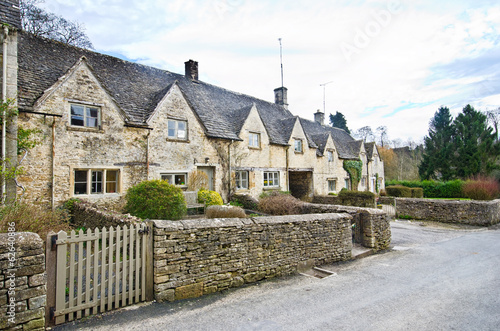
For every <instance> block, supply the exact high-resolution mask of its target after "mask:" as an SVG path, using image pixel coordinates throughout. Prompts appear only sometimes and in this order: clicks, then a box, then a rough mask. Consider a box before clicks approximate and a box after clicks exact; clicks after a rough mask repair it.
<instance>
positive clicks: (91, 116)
mask: <svg viewBox="0 0 500 331" xmlns="http://www.w3.org/2000/svg"><path fill="white" fill-rule="evenodd" d="M15 2H16V1H15V0H11V1H8V2H7V4H6V6H7V7H8V5H12V4H14V3H15ZM10 10H11V7H8V8H7V9H6V8H0V13H1V12H2V11H3V12H9V11H10ZM8 18H9V17H7V16H6V15H4V16H2V19H8ZM18 27H19V25H16V23H14V24H11V25H10V28H9V31H8V38H5V36H4V38H3V42H4V45H6V48H7V49H8V51H7V52H8V53H7V54H10V55H9V57H8V63H9V66H10V68H9V69H8V70H9V71H8V75H7V77H5V75H4V76H3V77H4V79H3V80H2V83H3V84H4V85H7V86H10V87H11V88H10V90H9V92H8V93H7V94H6V95H7V96H9V97H10V98H15V100H16V102H17V106H18V109H19V115H18V117H17V123H18V125H19V127H22V128H23V129H36V130H37V132H36V133H35V135H36V137H37V139H38V140H39V141H40V144H39V145H37V146H36V147H34V148H33V149H31V150H30V151H29V152H28V154H27V155H26V157H25V158H24V160H23V163H22V167H23V169H24V174H23V175H21V176H20V177H19V178H18V182H19V183H20V184H21V185H22V186H23V187H24V188H25V189H26V192H25V194H24V199H27V200H29V201H40V202H43V203H48V204H52V205H53V206H57V205H59V204H61V203H62V202H64V201H65V200H67V199H69V198H72V197H79V198H84V199H87V200H90V201H107V202H113V201H116V200H118V199H119V198H120V197H122V196H123V195H124V194H125V193H126V191H127V189H128V188H129V187H131V186H132V185H134V184H137V183H139V182H141V181H144V180H148V179H164V180H168V181H169V182H171V183H173V184H175V185H178V186H180V187H181V188H183V189H188V181H189V177H190V175H191V174H193V171H195V170H200V171H203V172H205V173H206V174H207V176H208V178H209V186H210V189H212V190H215V191H217V192H219V193H221V195H222V196H223V197H224V199H225V200H227V199H228V198H229V196H230V194H232V193H235V192H236V193H244V194H250V195H252V196H258V195H259V194H261V193H262V192H263V191H266V190H289V191H291V192H292V194H293V195H295V196H297V197H300V198H310V197H312V196H313V195H325V194H328V193H331V192H334V193H336V192H338V191H340V189H342V188H344V187H349V185H350V181H349V175H348V174H347V172H346V171H345V170H344V169H343V161H344V160H361V161H362V162H363V170H362V173H363V175H362V178H361V180H360V183H359V186H358V188H357V189H358V190H368V191H373V192H374V191H376V190H377V189H381V188H383V185H384V181H383V178H384V169H383V162H382V160H381V159H380V157H379V154H378V151H377V147H376V146H375V144H369V143H368V144H366V143H363V142H362V141H356V140H354V139H353V138H352V137H351V136H350V135H349V134H347V133H346V132H345V131H343V130H341V129H338V128H332V127H330V126H327V125H325V124H324V114H323V113H321V112H319V111H318V112H317V113H315V114H314V117H315V121H310V120H306V119H303V118H300V117H297V116H294V115H293V114H292V112H291V111H290V110H289V109H288V104H287V90H286V88H284V87H283V88H277V89H276V90H275V91H274V92H275V102H274V103H273V102H268V101H265V100H260V99H257V98H254V97H252V96H249V95H244V94H240V93H237V92H233V91H229V90H226V89H223V88H220V87H217V86H214V85H211V84H209V83H206V82H203V81H200V80H199V79H198V76H199V68H198V63H197V62H195V61H192V60H189V61H187V62H186V63H185V73H184V74H183V75H182V74H176V73H172V72H169V71H166V70H162V69H157V68H153V67H148V66H144V65H141V64H137V63H133V62H127V61H123V60H121V59H118V58H115V57H111V56H108V55H104V54H99V53H96V52H92V51H89V50H85V49H80V48H77V47H73V46H69V45H66V44H62V43H60V42H57V41H53V40H48V39H44V38H39V37H35V36H33V35H31V34H29V33H27V32H24V31H21V30H20V29H18ZM4 49H5V47H4ZM9 52H10V53H9ZM2 54H3V53H2ZM2 59H5V57H2ZM3 61H4V60H3ZM12 87H16V88H15V90H14V89H13V88H12ZM13 90H14V91H13ZM16 91H17V92H16Z"/></svg>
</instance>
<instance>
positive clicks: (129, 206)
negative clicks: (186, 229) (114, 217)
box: [125, 180, 186, 220]
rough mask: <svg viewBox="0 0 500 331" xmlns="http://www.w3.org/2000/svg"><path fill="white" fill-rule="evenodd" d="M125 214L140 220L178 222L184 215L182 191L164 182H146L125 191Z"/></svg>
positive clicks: (184, 202) (184, 204) (184, 205)
mask: <svg viewBox="0 0 500 331" xmlns="http://www.w3.org/2000/svg"><path fill="white" fill-rule="evenodd" d="M125 199H126V201H127V203H126V205H125V212H127V213H130V214H131V215H134V216H136V217H139V218H142V219H146V218H149V219H163V220H178V219H180V218H182V217H183V216H184V215H186V201H185V199H184V194H182V190H181V189H180V188H179V187H177V186H175V185H171V184H169V183H168V182H167V181H165V180H148V181H144V182H142V183H139V184H137V185H135V186H133V187H131V188H129V190H128V191H127V195H126V197H125Z"/></svg>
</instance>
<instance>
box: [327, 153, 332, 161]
mask: <svg viewBox="0 0 500 331" xmlns="http://www.w3.org/2000/svg"><path fill="white" fill-rule="evenodd" d="M326 156H327V158H328V162H333V151H327V152H326Z"/></svg>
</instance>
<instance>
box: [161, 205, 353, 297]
mask: <svg viewBox="0 0 500 331" xmlns="http://www.w3.org/2000/svg"><path fill="white" fill-rule="evenodd" d="M153 223H154V248H153V250H154V253H153V254H154V268H153V269H154V292H155V299H156V300H157V301H173V300H179V299H186V298H192V297H198V296H201V295H204V294H209V293H214V292H217V291H222V290H225V289H228V288H230V287H237V286H241V285H243V284H245V283H251V282H255V281H259V280H262V279H265V278H272V277H277V276H283V275H289V274H292V273H295V272H296V271H297V266H298V265H299V263H303V262H305V261H311V260H312V261H313V264H314V265H321V264H327V263H333V262H336V261H344V260H349V259H350V258H351V250H352V242H351V226H350V225H351V216H350V215H348V214H345V213H344V214H324V215H320V214H316V215H294V216H275V217H256V218H244V219H201V220H183V221H161V220H156V221H153Z"/></svg>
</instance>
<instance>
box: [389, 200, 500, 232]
mask: <svg viewBox="0 0 500 331" xmlns="http://www.w3.org/2000/svg"><path fill="white" fill-rule="evenodd" d="M396 215H397V216H398V217H405V218H412V219H419V220H428V221H436V222H444V223H460V224H468V225H480V226H490V225H494V224H497V223H499V222H500V200H493V201H468V200H465V201H464V200H432V199H411V198H396Z"/></svg>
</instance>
